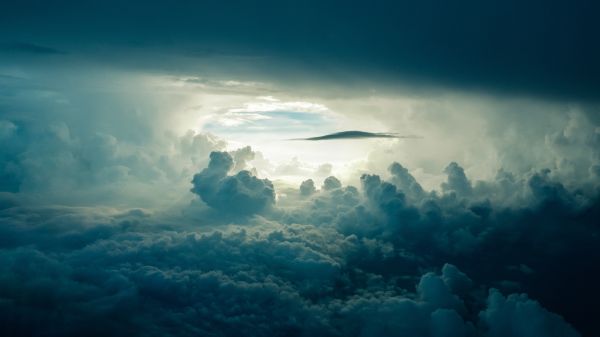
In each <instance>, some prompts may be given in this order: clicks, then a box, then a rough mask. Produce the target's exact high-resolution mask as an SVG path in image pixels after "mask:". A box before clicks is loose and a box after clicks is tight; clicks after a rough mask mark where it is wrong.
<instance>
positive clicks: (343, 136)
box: [293, 131, 420, 140]
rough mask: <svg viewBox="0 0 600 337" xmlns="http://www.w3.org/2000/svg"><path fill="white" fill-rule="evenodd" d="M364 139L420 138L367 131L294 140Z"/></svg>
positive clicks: (337, 133) (344, 132) (345, 132)
mask: <svg viewBox="0 0 600 337" xmlns="http://www.w3.org/2000/svg"><path fill="white" fill-rule="evenodd" d="M362 138H420V137H418V136H399V135H396V134H393V133H373V132H365V131H342V132H336V133H331V134H328V135H324V136H318V137H309V138H296V139H293V140H335V139H362Z"/></svg>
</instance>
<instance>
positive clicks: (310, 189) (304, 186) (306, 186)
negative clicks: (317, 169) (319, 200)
mask: <svg viewBox="0 0 600 337" xmlns="http://www.w3.org/2000/svg"><path fill="white" fill-rule="evenodd" d="M316 191H317V189H316V188H315V182H314V181H313V180H312V179H307V180H305V181H303V182H302V183H301V184H300V194H301V195H303V196H309V195H312V194H313V193H315V192H316Z"/></svg>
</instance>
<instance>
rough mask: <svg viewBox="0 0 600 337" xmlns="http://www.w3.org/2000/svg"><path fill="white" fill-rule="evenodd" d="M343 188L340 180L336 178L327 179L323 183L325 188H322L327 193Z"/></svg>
mask: <svg viewBox="0 0 600 337" xmlns="http://www.w3.org/2000/svg"><path fill="white" fill-rule="evenodd" d="M341 187H342V183H341V182H340V181H339V179H338V178H336V177H334V176H329V177H327V178H325V180H324V181H323V186H322V188H323V189H324V190H326V191H330V190H334V189H337V188H341Z"/></svg>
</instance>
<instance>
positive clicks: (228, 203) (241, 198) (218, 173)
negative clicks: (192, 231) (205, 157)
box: [191, 148, 275, 214]
mask: <svg viewBox="0 0 600 337" xmlns="http://www.w3.org/2000/svg"><path fill="white" fill-rule="evenodd" d="M248 149H249V148H248ZM239 153H240V152H234V155H235V154H239ZM242 153H243V152H242ZM238 156H239V155H238ZM245 157H246V155H244V156H243V157H242V158H245ZM235 166H236V163H235V162H234V160H233V157H232V156H231V155H230V154H229V153H227V152H211V154H210V162H209V164H208V167H207V168H206V169H204V170H202V172H200V173H198V174H196V175H194V178H193V180H192V184H193V185H194V187H193V188H192V190H191V191H192V192H194V193H196V194H198V195H199V196H200V198H201V199H202V200H203V201H204V202H205V203H206V204H208V205H209V206H211V207H213V208H215V209H218V210H226V211H228V212H231V213H235V214H253V213H258V212H260V211H262V210H264V209H265V208H268V207H269V206H271V205H273V204H274V203H275V190H274V188H273V184H272V183H271V182H270V181H269V180H268V179H259V178H257V177H255V176H254V175H252V173H251V172H250V171H246V170H242V171H239V172H238V173H236V174H235V175H232V176H229V175H228V173H229V172H230V171H231V170H232V169H233V168H234V167H235Z"/></svg>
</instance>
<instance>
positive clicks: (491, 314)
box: [480, 289, 580, 337]
mask: <svg viewBox="0 0 600 337" xmlns="http://www.w3.org/2000/svg"><path fill="white" fill-rule="evenodd" d="M487 302H488V306H487V308H486V309H485V310H484V311H482V312H481V313H480V317H481V318H482V321H483V322H484V323H485V324H486V325H487V326H488V328H489V332H488V336H490V337H496V336H507V335H510V336H557V337H558V336H565V337H570V336H580V335H579V333H577V331H575V330H574V329H573V327H571V326H570V325H569V324H567V323H565V322H564V321H563V319H562V318H561V317H560V316H558V315H556V314H553V313H551V312H548V311H547V310H545V309H544V308H542V307H541V306H540V304H539V303H538V302H536V301H533V300H530V299H529V298H528V297H527V295H524V294H521V295H517V294H513V295H510V296H508V297H505V296H503V295H502V294H501V293H500V292H499V291H497V290H495V289H492V290H490V294H489V297H488V300H487Z"/></svg>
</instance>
